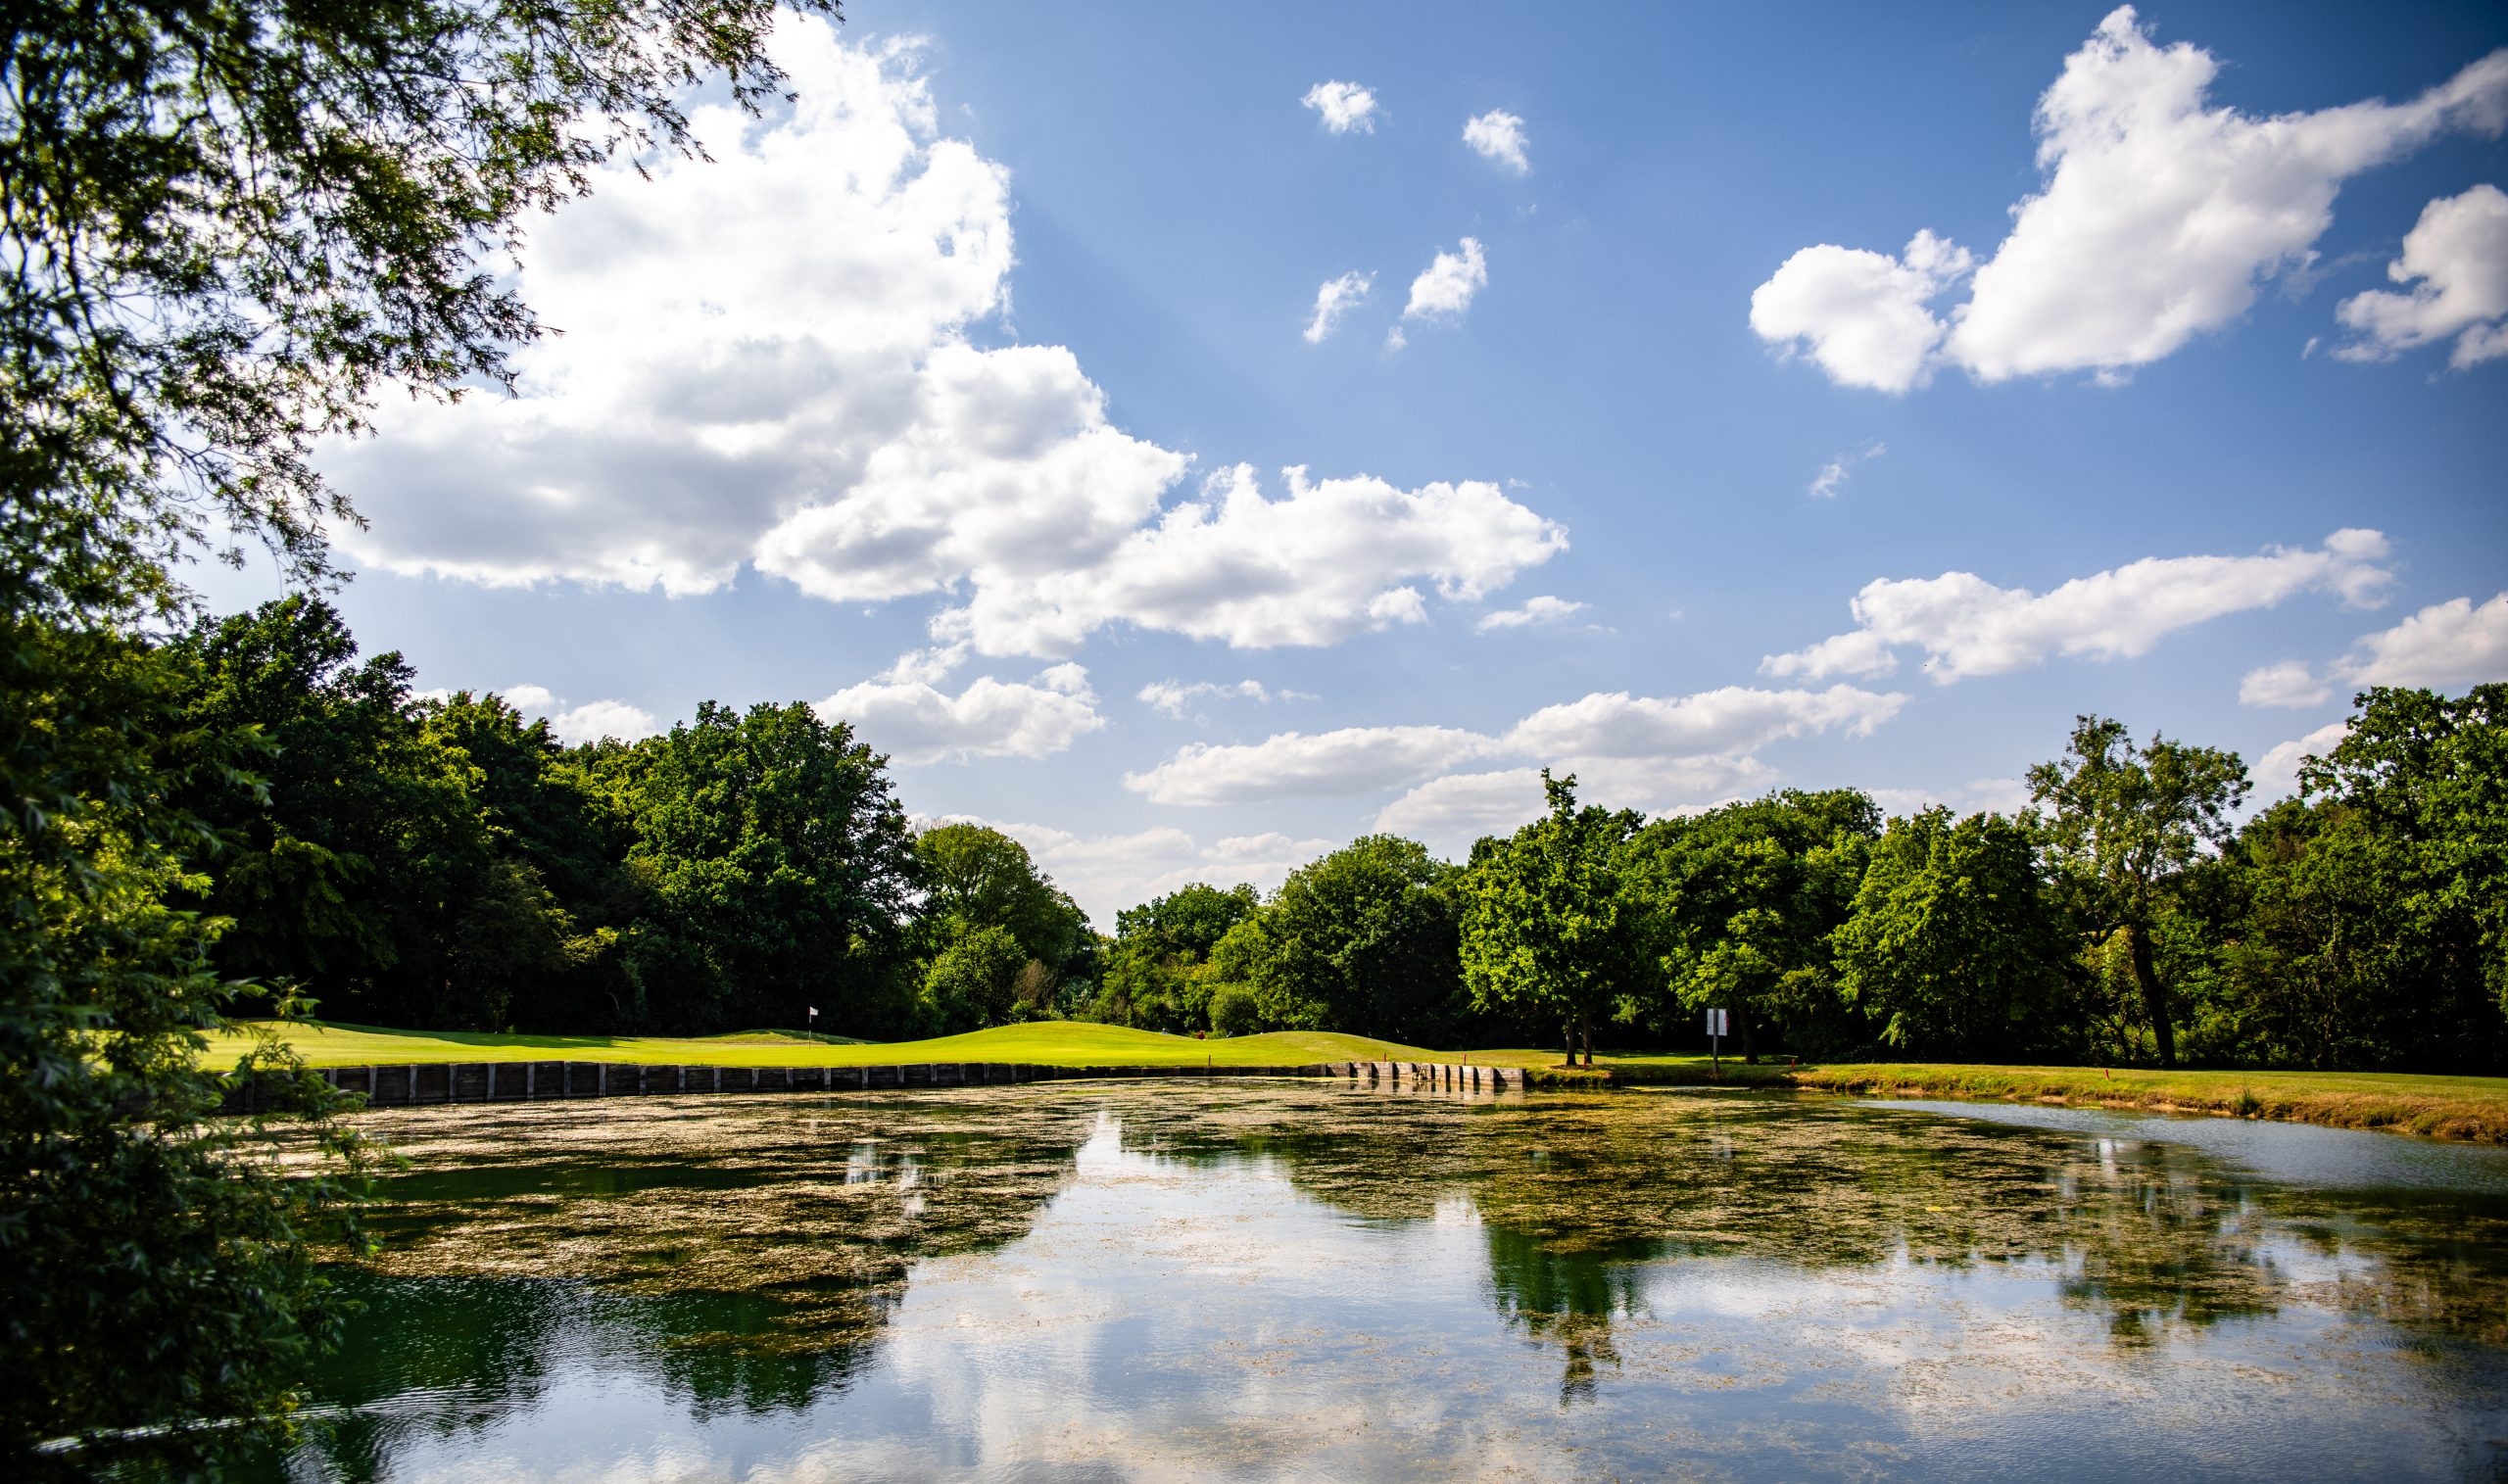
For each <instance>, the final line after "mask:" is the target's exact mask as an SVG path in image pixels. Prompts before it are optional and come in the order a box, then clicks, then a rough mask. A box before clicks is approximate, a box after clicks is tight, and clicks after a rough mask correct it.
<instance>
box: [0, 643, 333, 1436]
mask: <svg viewBox="0 0 2508 1484" xmlns="http://www.w3.org/2000/svg"><path fill="white" fill-rule="evenodd" d="M184 672H185V667H184V666H183V665H182V664H181V663H180V662H179V661H178V660H177V659H176V658H175V657H173V656H169V655H168V654H166V653H165V652H163V651H159V650H152V649H150V648H149V647H148V646H143V645H140V644H137V643H134V642H132V641H130V640H128V639H124V638H121V637H119V636H116V635H112V634H109V633H99V632H94V631H82V630H78V629H72V628H61V627H54V626H51V625H47V624H43V623H39V622H33V621H30V620H28V619H26V618H24V617H17V618H13V619H9V620H6V621H0V799H5V800H6V807H5V808H0V1458H6V1459H7V1460H8V1461H9V1465H10V1468H11V1471H12V1476H13V1477H18V1478H40V1477H64V1478H68V1477H95V1476H99V1475H102V1474H104V1473H106V1472H108V1471H109V1470H112V1469H114V1468H117V1467H120V1468H127V1469H129V1470H131V1471H132V1472H133V1473H134V1474H136V1475H146V1476H152V1477H153V1476H169V1477H170V1476H177V1475H181V1474H184V1473H188V1472H190V1471H192V1470H193V1469H195V1468H196V1467H197V1465H198V1464H199V1462H200V1460H202V1459H203V1458H205V1457H208V1456H212V1455H215V1454H217V1453H218V1452H220V1451H221V1450H224V1449H228V1448H233V1447H237V1446H242V1445H244V1444H248V1443H258V1442H262V1441H265V1440H266V1439H267V1438H268V1436H269V1434H270V1432H271V1431H272V1430H273V1429H275V1428H277V1427H279V1426H281V1425H282V1424H283V1419H284V1418H285V1416H286V1415H287V1413H288V1412H289V1410H290V1409H291V1408H292V1407H293V1406H294V1405H295V1404H296V1402H297V1401H298V1400H299V1399H300V1397H301V1394H302V1393H301V1382H302V1380H303V1378H304V1375H305V1373H306V1370H307V1367H308V1365H309V1364H310V1363H311V1361H312V1358H313V1356H314V1353H315V1352H316V1351H317V1350H318V1349H319V1348H320V1347H321V1346H322V1345H323V1344H324V1343H326V1342H327V1341H328V1340H329V1339H330V1338H332V1337H333V1336H334V1335H335V1334H336V1331H337V1325H338V1322H339V1318H340V1315H341V1305H340V1303H339V1302H338V1297H337V1295H336V1294H335V1293H334V1292H333V1290H332V1289H331V1287H330V1285H329V1283H328V1282H327V1280H326V1279H325V1278H324V1277H323V1275H322V1274H321V1272H320V1271H319V1270H318V1269H316V1268H315V1266H314V1264H313V1262H312V1261H311V1257H310V1254H309V1251H308V1246H307V1244H308V1242H309V1241H311V1240H313V1239H315V1238H317V1237H320V1236H322V1235H325V1234H337V1235H340V1236H342V1237H346V1238H349V1239H351V1240H352V1241H353V1240H354V1239H355V1230H354V1225H353V1221H351V1220H350V1219H351V1217H352V1215H353V1213H351V1212H350V1211H349V1209H348V1207H347V1204H346V1203H347V1202H348V1201H349V1200H350V1198H351V1197H353V1196H354V1194H355V1193H356V1191H357V1188H358V1181H359V1173H360V1169H361V1167H362V1161H363V1153H362V1145H361V1144H360V1143H359V1141H358V1140H356V1139H355V1138H354V1137H353V1136H351V1135H349V1134H347V1133H346V1132H344V1131H343V1130H342V1129H340V1128H339V1127H338V1126H337V1125H334V1124H333V1123H331V1122H330V1118H329V1115H330V1113H331V1112H332V1111H334V1110H335V1109H336V1107H337V1106H338V1103H339V1099H338V1097H337V1096H336V1095H335V1094H332V1093H330V1092H329V1090H328V1089H327V1088H325V1087H324V1086H323V1085H322V1084H321V1083H320V1081H319V1080H318V1079H316V1078H313V1077H307V1076H304V1075H302V1068H301V1066H300V1065H298V1064H296V1063H295V1062H294V1061H293V1059H292V1058H290V1057H288V1056H286V1055H284V1054H283V1053H281V1052H280V1051H279V1050H278V1049H277V1048H276V1046H275V1044H274V1043H271V1042H267V1041H265V1042H264V1043H263V1045H262V1048H261V1049H260V1050H259V1051H257V1052H256V1053H255V1054H254V1055H253V1056H252V1057H250V1058H248V1059H247V1062H246V1064H245V1065H243V1066H242V1067H230V1068H226V1069H212V1068H203V1067H201V1066H200V1065H199V1057H200V1055H201V1053H202V1052H203V1051H204V1049H205V1047H206V1042H205V1041H204V1039H203V1036H202V1032H204V1031H205V1030H208V1029H213V1028H217V1027H220V1026H222V1025H223V1024H224V1021H225V1016H226V1015H227V1013H228V1012H229V1010H230V1009H232V1008H234V1007H235V1006H236V1005H237V1003H238V1001H239V1000H242V999H244V998H246V997H247V996H249V995H250V994H252V993H253V990H254V986H252V985H249V984H244V983H239V982H237V981H231V980H228V979H226V978H224V977H222V976H221V975H219V974H218V973H217V969H216V967H215V964H214V962H213V960H212V951H213V949H214V947H215V945H216V942H217V936H218V933H220V932H221V931H222V930H223V928H224V924H223V923H222V922H221V921H220V920H219V919H217V918H215V917H211V916H206V915H203V914H199V913H193V912H185V911H177V910H174V909H173V908H171V907H169V905H168V904H167V897H168V896H169V894H170V893H174V892H177V891H181V892H190V893H197V892H199V891H200V890H202V889H203V888H204V887H205V886H206V883H205V881H203V880H202V879H201V878H200V876H199V875H198V873H197V872H196V871H194V870H192V869H191V868H190V867H188V866H187V864H186V859H187V858H204V857H211V856H212V855H213V852H214V849H215V846H216V838H215V835H214V833H213V832H212V831H211V830H210V829H209V828H208V827H207V826H206V825H205V824H204V823H203V822H202V821H200V820H199V819H197V818H195V817H193V816H191V815H189V814H187V813H185V812H184V811H183V810H182V809H180V808H179V807H177V806H176V804H175V803H174V800H175V799H176V798H178V797H180V796H183V795H184V794H187V793H192V792H196V791H198V790H200V789H201V788H203V787H204V786H205V785H206V783H207V782H208V781H210V780H212V779H217V780H225V781H234V780H240V779H243V778H245V777H247V776H248V775H247V774H246V772H245V770H246V768H247V767H249V766H250V765H251V764H252V763H255V762H257V761H259V760H260V759H261V757H262V755H263V754H264V752H265V749H264V748H263V747H261V746H259V745H258V744H256V742H255V741H254V739H252V738H251V737H250V735H249V734H245V735H239V734H235V733H203V732H200V731H197V730H195V729H192V728H189V727H187V726H186V725H185V724H184V722H183V719H182V707H183V703H184V698H185V689H186V685H187V681H188V677H187V676H186V674H185V673H184ZM263 1003H264V1005H265V1008H267V1009H271V1010H278V1011H282V1012H285V1011H288V1010H289V1009H291V1008H292V1007H290V1006H289V1005H287V1004H286V1003H285V1002H283V1001H281V1002H276V1003H273V1002H271V1001H269V1000H266V999H265V1000H264V1002H263ZM238 1075H268V1076H270V1077H273V1078H275V1079H276V1083H275V1085H274V1087H273V1090H274V1091H276V1092H278V1093H279V1094H280V1095H281V1096H282V1097H283V1099H284V1102H283V1104H282V1106H283V1108H284V1109H286V1110H288V1111H290V1112H292V1113H294V1114H296V1115H299V1116H301V1118H302V1119H303V1120H305V1121H308V1122H307V1123H303V1124H299V1125H298V1127H297V1128H296V1129H295V1130H294V1131H295V1132H297V1133H299V1134H302V1135H303V1136H304V1137H303V1139H302V1142H297V1141H296V1140H293V1139H292V1140H291V1142H296V1146H297V1147H298V1148H300V1149H304V1150H308V1151H310V1152H321V1151H328V1152H329V1153H330V1154H331V1155H332V1156H334V1159H333V1161H332V1162H329V1163H314V1164H312V1165H309V1166H305V1167H301V1168H300V1169H298V1170H295V1171H290V1170H286V1169H284V1168H282V1167H281V1166H280V1165H279V1163H278V1158H277V1157H278V1154H279V1148H278V1145H277V1140H276V1137H275V1135H276V1133H277V1130H276V1129H274V1128H272V1127H269V1126H267V1125H265V1122H264V1121H262V1120H249V1121H247V1120H226V1119H217V1118H213V1117H211V1114H212V1113H213V1112H214V1110H215V1109H216V1108H217V1104H218V1101H219V1098H220V1096H221V1094H222V1093H223V1091H224V1090H225V1089H226V1087H227V1086H229V1085H231V1082H232V1079H233V1077H235V1076H238ZM228 1423H238V1424H240V1425H233V1426H230V1425H226V1424H228ZM65 1440H66V1441H67V1442H68V1443H70V1444H71V1445H72V1447H71V1448H70V1449H69V1450H68V1451H66V1452H46V1453H38V1452H36V1448H37V1445H39V1444H45V1443H60V1442H63V1441H65Z"/></svg>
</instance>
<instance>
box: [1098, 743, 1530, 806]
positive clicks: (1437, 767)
mask: <svg viewBox="0 0 2508 1484" xmlns="http://www.w3.org/2000/svg"><path fill="white" fill-rule="evenodd" d="M1494 749H1495V742H1493V740H1492V739H1490V738H1487V737H1483V736H1481V735H1480V734H1479V733H1477V732H1468V731H1465V730H1463V729H1461V728H1457V727H1343V728H1341V729H1340V730H1338V731H1335V732H1321V733H1316V734H1314V735H1311V736H1310V735H1309V734H1307V733H1303V732H1282V733H1279V734H1278V735H1277V736H1274V737H1270V738H1266V739H1265V740H1264V741H1262V742H1251V743H1236V744H1230V745H1226V746H1214V745H1211V744H1209V743H1205V742H1194V743H1192V744H1190V745H1188V746H1186V747H1184V748H1182V749H1181V750H1180V751H1178V752H1177V753H1176V754H1175V755H1174V756H1173V757H1170V758H1169V759H1167V761H1165V762H1163V763H1160V764H1159V765H1157V766H1156V767H1154V768H1151V769H1148V770H1147V771H1145V772H1141V773H1127V774H1125V775H1124V787H1125V788H1127V789H1130V790H1133V792H1135V793H1143V794H1147V795H1148V796H1149V798H1150V799H1151V800H1152V801H1154V802H1157V803H1162V804H1237V803H1253V802H1259V801H1261V800H1264V799H1270V798H1280V797H1284V796H1287V795H1290V794H1340V793H1368V792H1372V791H1374V790H1378V789H1385V788H1391V787H1393V786H1395V785H1397V784H1404V783H1408V782H1410V781H1411V780H1413V779H1417V778H1424V777H1426V776H1427V775H1428V774H1431V773H1435V772H1439V771H1441V770H1443V769H1446V768H1450V767H1453V766H1454V765H1455V764H1456V763H1459V762H1462V761H1465V760H1466V759H1468V758H1472V757H1477V756H1481V755H1483V754H1485V753H1488V752H1490V751H1492V750H1494Z"/></svg>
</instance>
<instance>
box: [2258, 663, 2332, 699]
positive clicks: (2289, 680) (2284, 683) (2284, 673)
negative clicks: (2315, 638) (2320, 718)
mask: <svg viewBox="0 0 2508 1484" xmlns="http://www.w3.org/2000/svg"><path fill="white" fill-rule="evenodd" d="M2332 694H2334V692H2333V690H2332V688H2331V687H2329V686H2327V685H2326V683H2325V682H2323V681H2321V680H2319V679H2317V678H2316V676H2315V675H2313V674H2311V673H2310V672H2309V670H2308V667H2307V663H2306V661H2304V660H2296V659H2285V660H2280V661H2277V662H2276V663H2273V664H2269V665H2260V666H2258V667H2257V668H2255V669H2252V670H2249V671H2247V672H2246V674H2245V675H2244V676H2243V677H2242V678H2241V679H2240V680H2239V683H2238V698H2239V703H2240V704H2242V705H2248V706H2313V705H2319V704H2321V703H2323V702H2324V701H2325V700H2326V699H2327V697H2329V696H2331V695H2332Z"/></svg>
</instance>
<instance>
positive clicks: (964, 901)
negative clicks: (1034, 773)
mask: <svg viewBox="0 0 2508 1484" xmlns="http://www.w3.org/2000/svg"><path fill="white" fill-rule="evenodd" d="M914 858H915V865H916V868H917V870H918V871H919V872H920V873H921V881H922V885H923V933H924V938H925V944H926V947H925V951H926V952H927V953H930V954H938V953H941V952H945V951H947V949H948V948H949V946H950V945H951V944H953V943H956V942H958V941H961V940H963V939H964V938H965V937H966V936H967V935H968V934H969V933H976V932H979V931H981V930H984V929H988V928H998V929H1000V930H1002V931H1003V932H1005V933H1009V934H1010V936H1011V938H1012V940H1013V941H1015V942H1016V943H1017V944H1018V945H1019V948H1020V951H1021V953H1022V955H1023V957H1022V959H1021V967H1022V970H1023V972H1026V970H1027V967H1028V966H1031V965H1033V966H1034V970H1033V972H1028V973H1027V975H1026V979H1025V981H1024V982H1023V985H1022V987H1021V990H1020V992H1019V993H1018V994H1016V995H1015V996H1014V997H1013V999H1012V1002H1011V1003H1010V1005H1008V1006H1006V1007H1005V1009H1004V1012H1003V1013H1004V1014H1005V1015H1009V1014H1042V1013H1049V1012H1050V1009H1051V1007H1052V1005H1053V1003H1054V1002H1055V999H1056V998H1057V991H1058V989H1059V988H1060V987H1061V985H1062V983H1063V981H1066V980H1068V979H1074V978H1077V979H1079V980H1081V981H1083V982H1085V980H1086V978H1087V977H1088V975H1089V973H1090V971H1091V969H1092V968H1093V964H1094V958H1095V955H1094V951H1093V950H1094V949H1095V946H1096V935H1095V934H1094V933H1090V932H1089V931H1088V918H1087V915H1086V914H1085V913H1083V912H1082V911H1081V910H1080V904H1079V903H1077V902H1075V901H1073V900H1072V899H1071V897H1070V896H1069V895H1068V894H1066V893H1065V892H1064V891H1062V890H1061V889H1060V888H1059V887H1057V886H1054V884H1053V882H1052V881H1051V880H1049V879H1048V878H1047V877H1046V876H1045V875H1044V873H1042V872H1040V871H1038V870H1037V864H1036V862H1035V861H1034V860H1033V859H1031V858H1030V857H1029V854H1028V847H1027V846H1025V845H1022V844H1021V843H1019V842H1018V841H1017V840H1015V839H1012V838H1010V837H1009V836H1007V835H1004V834H1002V833H1001V832H1000V831H998V830H993V829H989V828H987V827H985V826H983V825H976V824H965V823H959V824H948V825H936V826H934V827H932V828H931V829H929V830H926V831H924V832H923V833H922V834H920V835H917V836H916V837H915V838H914ZM986 1024H998V1022H987V1023H986ZM970 1029H972V1028H970Z"/></svg>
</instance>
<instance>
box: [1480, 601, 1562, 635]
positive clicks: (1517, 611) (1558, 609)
mask: <svg viewBox="0 0 2508 1484" xmlns="http://www.w3.org/2000/svg"><path fill="white" fill-rule="evenodd" d="M1589 606H1590V604H1587V603H1581V602H1570V601H1569V600H1568V599H1567V598H1553V597H1551V596H1550V595H1549V594H1546V593H1545V594H1543V595H1541V596H1540V597H1538V598H1525V599H1524V601H1523V606H1521V607H1518V608H1500V609H1498V610H1497V611H1496V612H1494V613H1484V614H1482V615H1481V617H1480V622H1478V623H1476V624H1473V625H1472V626H1471V627H1472V630H1473V632H1475V633H1479V634H1488V633H1491V632H1493V631H1495V630H1499V629H1521V628H1526V627H1529V626H1530V625H1533V624H1555V623H1559V622H1561V621H1563V620H1566V619H1569V618H1573V617H1575V616H1576V615H1577V614H1579V613H1582V612H1584V611H1585V609H1586V608H1587V607H1589Z"/></svg>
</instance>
